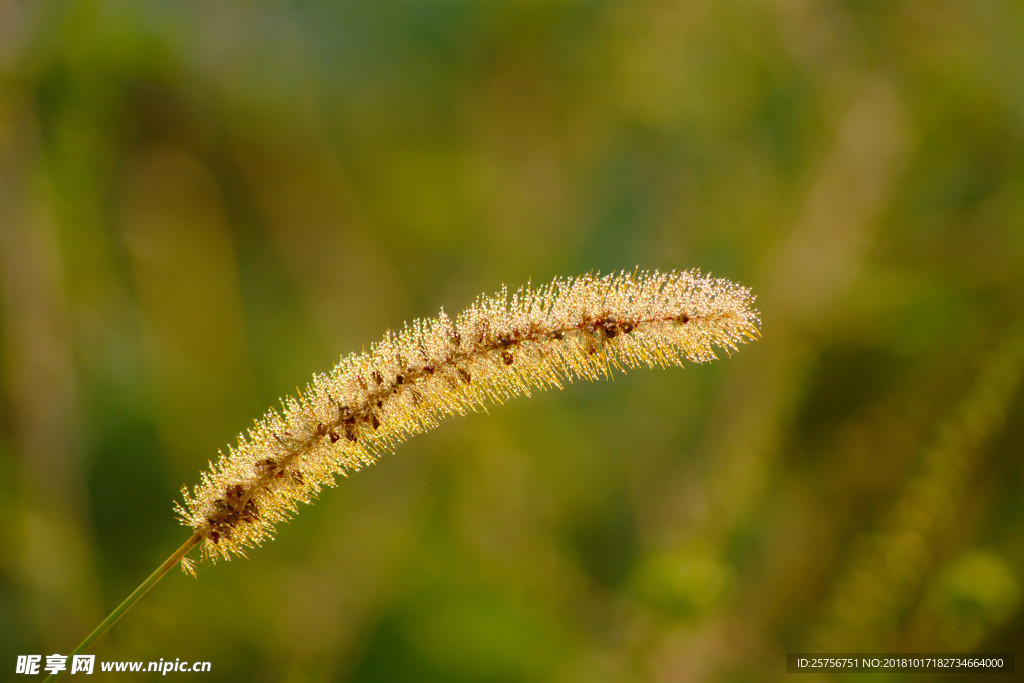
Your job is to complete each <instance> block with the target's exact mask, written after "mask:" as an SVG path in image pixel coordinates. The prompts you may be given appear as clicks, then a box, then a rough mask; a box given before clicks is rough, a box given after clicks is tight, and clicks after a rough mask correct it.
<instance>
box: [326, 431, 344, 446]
mask: <svg viewBox="0 0 1024 683" xmlns="http://www.w3.org/2000/svg"><path fill="white" fill-rule="evenodd" d="M328 436H329V437H330V439H331V443H338V439H340V438H341V437H340V436H338V432H336V431H334V430H333V429H332V430H331V432H330V434H329V435H328Z"/></svg>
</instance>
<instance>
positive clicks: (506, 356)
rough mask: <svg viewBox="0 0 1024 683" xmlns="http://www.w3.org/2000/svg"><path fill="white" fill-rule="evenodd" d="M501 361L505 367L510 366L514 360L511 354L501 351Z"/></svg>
mask: <svg viewBox="0 0 1024 683" xmlns="http://www.w3.org/2000/svg"><path fill="white" fill-rule="evenodd" d="M501 360H502V362H503V363H504V364H505V365H512V362H513V361H514V360H515V359H514V358H513V357H512V354H511V353H509V352H508V351H502V352H501Z"/></svg>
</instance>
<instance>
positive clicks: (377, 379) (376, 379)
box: [370, 370, 384, 384]
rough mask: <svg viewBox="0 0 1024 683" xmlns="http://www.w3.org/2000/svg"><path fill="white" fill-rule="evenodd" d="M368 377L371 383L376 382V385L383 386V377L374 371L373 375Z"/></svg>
mask: <svg viewBox="0 0 1024 683" xmlns="http://www.w3.org/2000/svg"><path fill="white" fill-rule="evenodd" d="M370 377H372V378H373V381H374V382H376V383H377V384H384V376H383V375H381V374H380V373H379V372H377V371H376V370H374V371H373V374H372V375H370Z"/></svg>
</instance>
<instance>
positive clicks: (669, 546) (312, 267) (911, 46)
mask: <svg viewBox="0 0 1024 683" xmlns="http://www.w3.org/2000/svg"><path fill="white" fill-rule="evenodd" d="M1022 45H1024V6H1022V5H1021V4H1020V3H1019V2H1011V1H1009V0H1007V1H1005V2H997V1H994V0H993V1H987V0H978V1H976V2H952V1H950V2H881V1H874V2H859V1H857V2H854V1H849V2H827V3H818V2H812V1H811V0H778V1H775V2H761V3H744V2H711V1H707V0H698V1H692V2H660V1H646V0H645V1H636V2H611V1H590V2H568V1H562V2H542V1H541V0H518V1H509V2H469V1H467V0H462V1H456V0H439V1H437V2H414V1H412V0H383V1H380V2H373V3H355V2H347V3H334V2H326V1H319V2H302V3H289V2H248V3H210V4H204V3H188V2H182V3H173V2H153V3H134V2H105V3H104V2H63V3H61V2H38V3H26V2H19V1H18V0H0V306H2V316H0V361H2V362H0V425H2V426H0V635H2V637H0V666H2V667H3V670H4V671H6V672H7V674H5V676H4V677H6V676H7V675H8V674H11V672H12V671H13V667H14V659H15V655H17V654H31V653H35V654H43V655H46V654H51V653H54V652H58V653H67V652H69V651H70V650H71V649H72V647H73V646H74V645H75V644H76V643H77V642H78V641H79V639H80V638H81V637H82V636H83V635H84V634H85V633H86V632H88V631H89V630H90V629H91V628H92V627H93V626H94V625H95V624H96V623H97V622H98V621H99V619H101V618H102V617H103V616H104V615H105V614H106V613H107V611H108V610H109V609H110V608H111V607H112V606H113V605H115V604H116V603H117V602H118V601H120V599H121V598H122V597H123V596H124V595H126V594H127V593H128V592H129V591H130V590H131V589H132V588H133V587H134V586H135V584H136V583H138V581H140V580H141V579H142V578H143V577H144V576H145V575H146V574H148V573H149V571H150V570H151V569H152V568H154V567H155V566H156V565H157V564H158V563H159V561H160V560H162V559H163V558H164V557H165V556H166V555H167V554H168V553H169V552H170V551H171V550H172V549H173V548H175V547H177V545H178V544H179V543H180V542H181V541H182V540H184V538H185V537H186V536H187V533H186V530H185V529H184V528H182V527H180V526H178V525H177V523H176V522H175V521H174V519H173V517H172V513H171V503H172V500H174V498H175V497H176V496H177V491H178V489H179V487H180V486H181V485H182V484H186V483H187V484H189V485H192V484H194V483H195V482H196V481H197V479H198V473H199V471H200V470H201V469H202V468H204V467H205V466H206V463H207V460H208V459H210V458H213V457H215V456H216V453H217V450H218V448H221V447H223V446H225V445H226V444H228V443H229V442H231V441H232V440H233V439H234V436H235V435H236V434H237V433H238V431H239V430H241V429H243V428H245V427H246V425H248V424H250V422H249V421H250V420H251V419H252V418H253V417H256V416H258V415H259V414H261V413H262V411H263V410H264V409H265V408H266V407H267V406H268V405H270V404H273V403H274V402H275V401H276V400H277V398H278V397H279V396H281V395H283V394H287V393H291V392H293V391H294V387H295V386H296V385H304V384H305V383H306V382H307V381H308V380H309V378H310V377H311V375H312V373H313V372H314V371H321V370H326V369H328V368H329V367H330V366H331V365H332V364H333V363H334V361H335V360H336V359H337V357H338V356H339V355H340V354H342V353H348V352H351V351H356V350H359V349H361V348H363V347H365V346H367V345H368V344H369V343H371V342H372V341H374V340H376V339H377V338H379V337H380V335H381V334H382V332H383V331H384V330H385V329H387V328H389V327H390V328H396V327H398V326H400V325H401V324H402V322H403V321H405V320H408V319H410V318H413V317H417V316H423V315H432V314H434V313H436V311H437V310H438V308H439V307H441V306H442V305H443V306H445V307H446V309H447V310H449V311H453V312H454V311H457V310H459V309H460V308H461V307H463V306H464V305H466V304H468V303H469V302H470V301H472V299H473V298H474V297H475V296H476V295H477V294H480V293H482V292H491V291H494V290H495V289H497V288H498V286H499V285H500V284H501V283H502V282H505V283H508V284H509V285H511V286H515V285H518V284H521V283H523V282H526V281H527V280H529V279H533V280H534V281H537V282H540V281H544V280H547V279H549V278H551V277H553V276H556V275H571V274H576V273H582V272H589V271H592V270H600V271H603V272H607V271H610V270H615V269H620V268H627V269H632V268H633V267H634V266H636V265H639V266H641V267H644V268H661V269H672V268H689V267H693V266H700V267H701V268H703V269H705V270H711V271H712V272H713V273H714V274H715V275H720V276H724V277H728V278H730V279H733V280H736V281H739V282H741V283H743V284H745V285H748V286H750V287H751V288H753V289H754V291H755V292H756V293H757V294H758V295H759V299H758V306H759V307H760V309H761V311H762V318H763V333H764V338H763V339H762V340H761V341H758V342H756V343H754V344H752V345H750V346H748V347H745V348H744V349H743V350H742V352H741V353H739V354H737V355H735V356H734V357H732V358H728V359H724V360H722V361H721V362H718V363H715V364H712V365H708V366H699V367H690V368H688V369H686V370H679V369H671V370H666V371H657V372H652V371H637V372H633V373H630V374H629V375H628V376H619V377H617V378H616V380H615V381H614V382H605V383H599V384H588V385H576V386H572V387H570V388H568V389H566V390H565V391H563V392H548V393H541V394H538V395H535V396H534V398H532V399H529V400H526V399H518V400H514V401H512V402H510V403H509V404H507V405H505V406H502V407H499V408H496V409H494V410H493V411H492V414H491V415H475V416H471V417H469V418H464V419H458V420H453V421H451V422H449V423H447V424H445V425H444V426H442V427H441V428H440V429H438V430H436V431H434V432H432V433H430V434H427V435H425V436H422V437H418V438H416V439H414V440H412V441H410V442H409V443H407V444H406V445H404V446H403V447H402V448H401V449H400V450H399V452H397V453H396V454H394V455H392V456H389V457H387V458H385V459H384V460H382V461H381V462H380V463H379V464H378V465H377V466H375V467H373V468H371V469H369V470H366V471H364V472H362V473H360V474H359V475H358V476H356V477H353V478H351V479H349V480H347V481H344V482H343V484H342V485H341V486H340V487H339V488H337V489H332V490H330V491H328V492H326V493H325V494H324V495H323V496H322V500H321V501H320V503H319V504H317V505H315V506H312V507H308V508H306V509H304V510H303V511H302V513H301V514H300V515H299V516H298V517H297V519H296V520H295V521H294V522H293V523H292V524H290V525H288V526H286V527H283V528H282V529H281V532H280V537H279V539H277V540H276V541H274V542H272V543H270V544H268V545H267V546H265V547H264V548H262V549H259V550H257V551H254V552H253V553H252V556H251V559H249V560H239V561H233V562H230V563H227V564H219V565H217V566H208V565H204V566H201V567H200V572H199V580H198V581H193V580H192V579H190V578H187V577H185V576H183V575H181V574H180V573H178V572H175V573H174V574H171V575H169V577H168V578H167V579H165V580H164V581H163V582H162V583H161V584H159V585H158V586H157V587H156V589H154V590H153V591H152V592H151V593H150V594H149V595H148V596H147V597H146V598H145V599H144V600H143V601H142V602H141V603H140V604H139V605H138V606H137V607H136V608H135V609H134V610H132V611H131V612H129V613H128V615H127V616H126V617H125V618H124V619H123V620H122V621H121V622H120V623H119V624H118V625H117V626H116V627H115V628H114V629H113V630H112V631H111V632H110V633H109V634H108V636H107V637H105V638H104V639H103V640H102V641H101V642H100V643H99V644H98V646H97V647H96V648H95V653H96V654H97V655H98V656H99V657H100V658H101V659H108V660H109V659H131V660H156V659H159V658H164V659H171V660H173V659H174V658H181V659H184V660H209V661H211V662H212V666H213V672H212V673H211V674H209V675H206V676H203V677H202V678H203V680H235V679H242V678H246V679H249V680H254V681H265V680H287V681H321V680H345V681H384V680H397V681H412V680H416V681H425V680H438V681H478V680H479V681H520V680H531V681H534V680H540V681H640V680H651V681H680V680H698V681H704V680H710V681H716V680H726V681H760V680H781V679H783V678H786V677H787V676H786V674H785V673H784V671H785V655H786V653H787V652H791V651H842V652H869V651H895V652H926V651H986V650H987V651H998V650H1004V651H1005V650H1013V649H1014V648H1015V647H1017V646H1019V645H1020V644H1021V642H1024V609H1022V590H1024V544H1022V542H1021V540H1022V538H1024V496H1022V492H1024V465H1022V458H1021V453H1022V450H1024V449H1022V446H1021V444H1022V442H1024V421H1022V419H1021V418H1022V416H1024V411H1022V408H1024V390H1022V388H1021V381H1020V380H1021V376H1022V367H1024V362H1022V359H1024V345H1022V342H1021V340H1022V337H1021V333H1022V330H1024V326H1022V323H1024V313H1022V309H1024V286H1022V285H1021V273H1022V272H1024V48H1022V47H1021V46H1022ZM1018 654H1019V655H1020V654H1021V652H1018ZM11 675H13V674H11ZM122 678H123V679H124V680H127V677H122ZM855 678H856V679H858V680H859V677H853V676H850V677H848V678H847V680H854V679H855ZM897 679H898V677H885V676H876V677H873V678H872V680H875V681H887V680H897ZM928 679H929V677H927V676H921V677H917V678H915V680H928ZM954 679H955V677H948V676H947V677H943V678H942V680H954ZM119 680H120V679H119ZM802 680H807V681H814V680H831V679H830V678H828V677H822V678H816V677H813V676H809V677H807V678H805V679H802Z"/></svg>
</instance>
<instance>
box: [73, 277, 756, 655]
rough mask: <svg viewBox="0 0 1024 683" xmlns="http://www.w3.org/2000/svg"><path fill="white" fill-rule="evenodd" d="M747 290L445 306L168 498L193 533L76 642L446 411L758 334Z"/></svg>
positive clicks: (328, 377)
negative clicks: (449, 309) (169, 576)
mask: <svg viewBox="0 0 1024 683" xmlns="http://www.w3.org/2000/svg"><path fill="white" fill-rule="evenodd" d="M753 302H754V297H753V296H752V295H751V293H750V291H749V290H748V289H746V288H744V287H741V286H739V285H736V284H733V283H732V282H729V281H727V280H723V279H717V278H713V277H711V276H710V275H703V274H701V273H700V271H697V270H689V271H672V272H667V273H662V272H658V271H634V272H621V273H617V274H611V275H603V276H601V275H585V276H581V277H576V278H566V279H556V280H554V281H552V282H550V283H548V284H545V285H542V286H539V287H532V286H530V285H527V286H525V287H523V288H521V289H519V290H517V291H516V292H514V293H512V294H510V293H509V292H508V290H507V289H505V288H504V287H503V288H502V289H501V291H499V292H498V293H496V294H494V295H492V296H482V297H480V298H479V299H478V300H477V301H476V302H475V303H474V304H473V305H471V306H470V307H469V308H467V309H466V310H465V311H463V312H462V313H461V314H459V315H458V316H457V317H456V318H455V319H454V320H453V319H452V318H450V317H449V316H448V315H447V314H446V313H445V312H444V311H443V310H442V311H441V312H440V313H439V314H438V315H437V316H435V317H433V318H428V319H422V320H416V321H414V322H413V323H411V324H408V325H406V326H405V327H404V328H403V329H402V330H401V331H399V332H397V333H393V332H388V333H386V334H385V335H384V337H383V339H381V340H380V341H378V342H377V343H376V344H374V345H372V346H371V347H370V349H369V351H365V352H362V353H356V354H351V355H348V356H345V357H343V358H342V359H341V360H340V361H339V362H338V364H337V365H336V366H335V367H334V368H333V369H332V370H331V371H329V372H327V373H323V374H318V375H314V377H313V380H312V382H310V383H309V385H307V386H306V388H305V390H303V391H300V392H299V393H298V395H297V396H292V397H287V398H285V399H283V400H282V402H281V407H280V409H274V408H271V409H270V410H268V411H267V412H266V413H265V414H264V415H263V416H262V417H261V418H260V419H258V420H256V422H255V424H254V425H253V426H252V427H251V428H249V429H248V430H247V431H246V432H245V433H243V434H242V435H240V436H239V438H238V442H237V444H236V445H234V446H231V447H229V448H228V450H227V451H226V452H222V453H221V454H220V458H219V459H218V460H217V461H216V462H214V463H211V464H210V467H209V469H207V470H206V471H205V472H204V473H202V475H201V477H200V481H199V483H198V484H197V485H196V486H194V487H193V488H191V489H189V488H187V487H185V488H183V489H182V500H181V501H180V502H178V503H176V504H175V511H176V514H177V516H178V518H179V520H180V521H181V522H182V523H183V524H184V525H186V526H188V527H189V528H190V529H191V531H192V534H191V536H190V538H189V540H188V541H186V542H185V543H184V544H183V545H182V546H181V547H180V548H179V549H178V550H177V551H175V553H174V554H173V555H171V557H169V558H168V559H167V560H166V561H165V562H164V563H163V564H162V565H161V566H160V567H159V568H158V569H157V570H156V571H155V572H154V573H153V574H152V575H151V576H150V577H149V578H148V579H146V581H144V582H143V584H142V585H140V586H139V588H137V589H136V590H135V591H134V592H133V593H132V594H131V595H130V596H129V597H128V598H127V599H126V600H125V601H124V602H123V603H122V604H121V605H119V606H118V608H117V609H115V610H114V612H113V613H111V615H110V616H108V617H107V619H106V620H104V622H103V623H101V624H100V626H98V627H97V628H96V630H95V631H93V633H92V634H90V635H89V636H88V637H87V638H86V639H85V641H83V642H82V643H81V644H80V645H79V647H78V648H77V649H76V650H75V651H74V653H73V654H79V653H81V652H83V651H85V650H86V649H87V648H88V647H90V646H91V645H92V644H93V642H95V640H96V639H97V638H99V637H100V636H101V635H102V634H103V633H104V632H106V630H107V629H109V628H110V626H112V625H113V624H114V622H116V621H117V619H118V618H120V616H121V615H122V614H124V612H125V611H127V609H129V608H130V607H131V605H132V604H134V602H135V601H136V600H138V599H139V598H140V597H141V596H142V595H143V594H144V593H145V592H146V590H148V589H149V587H151V586H152V585H153V584H155V583H156V581H158V580H159V579H160V578H161V577H162V576H163V575H164V574H165V573H166V572H167V571H169V570H170V569H171V568H173V567H174V566H175V565H180V566H181V567H182V569H183V570H185V571H187V572H190V573H193V574H194V571H193V570H192V566H193V565H192V561H191V560H189V559H188V558H187V555H188V553H189V552H190V551H192V550H193V549H194V548H195V547H196V546H199V547H200V552H201V555H202V557H203V558H204V559H206V560H209V561H211V562H216V561H217V560H220V559H230V558H231V557H232V556H234V555H241V556H245V554H246V551H247V550H250V549H252V548H254V547H256V546H259V545H261V544H262V543H263V542H264V541H266V540H268V539H271V538H273V537H274V533H275V532H276V530H277V528H278V526H279V525H280V524H281V523H282V522H284V521H286V520H288V519H290V518H291V517H292V516H294V515H295V514H296V513H297V511H298V509H299V506H300V504H303V503H310V502H312V500H313V499H315V498H316V496H317V495H318V493H319V492H320V491H321V490H322V489H323V488H325V487H328V486H334V485H335V484H336V482H337V477H338V475H341V476H342V477H347V476H348V474H349V473H351V472H355V471H357V470H359V469H361V468H362V467H364V466H366V465H370V464H372V463H373V462H375V461H376V460H377V459H378V458H379V457H380V456H381V455H383V454H385V453H388V452H390V451H392V450H393V449H394V447H395V446H396V445H397V444H399V443H400V442H402V441H404V440H405V439H407V438H409V437H410V436H413V435H415V434H419V433H421V432H425V431H427V430H429V429H432V428H433V427H435V426H436V425H438V424H439V423H440V422H441V421H443V420H445V419H446V418H448V417H451V416H453V415H465V414H467V413H470V412H474V411H478V410H483V409H486V407H487V406H489V405H492V404H494V403H502V402H504V401H505V400H506V399H508V398H511V397H513V396H518V395H529V394H530V392H531V390H534V389H547V388H551V387H555V388H559V389H560V388H562V387H563V386H564V385H565V384H567V383H570V382H573V381H576V380H580V379H585V380H597V379H601V378H605V377H608V376H610V375H611V374H612V373H613V372H615V371H624V370H626V369H629V368H637V367H666V366H673V365H675V366H681V365H684V364H685V363H686V362H693V363H704V362H707V361H711V360H713V359H715V358H717V352H718V351H723V350H724V351H725V352H727V353H730V352H732V351H733V350H736V349H737V348H738V347H739V345H740V344H743V343H745V342H747V341H749V340H751V339H754V338H756V337H757V336H759V334H760V333H759V325H760V320H759V316H758V312H757V310H755V309H754V308H753Z"/></svg>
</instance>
